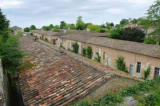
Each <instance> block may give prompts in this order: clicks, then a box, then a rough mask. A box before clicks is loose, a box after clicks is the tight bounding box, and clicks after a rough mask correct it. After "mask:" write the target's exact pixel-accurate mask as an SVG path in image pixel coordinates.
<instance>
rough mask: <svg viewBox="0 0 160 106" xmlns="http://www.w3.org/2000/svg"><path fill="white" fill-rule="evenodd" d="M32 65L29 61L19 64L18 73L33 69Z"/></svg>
mask: <svg viewBox="0 0 160 106" xmlns="http://www.w3.org/2000/svg"><path fill="white" fill-rule="evenodd" d="M33 66H34V65H33V64H32V63H31V62H30V61H25V62H24V63H23V64H21V65H20V66H19V67H18V70H19V71H26V70H29V69H31V68H32V67H33Z"/></svg>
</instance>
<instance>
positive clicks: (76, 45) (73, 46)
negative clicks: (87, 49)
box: [72, 42, 79, 54]
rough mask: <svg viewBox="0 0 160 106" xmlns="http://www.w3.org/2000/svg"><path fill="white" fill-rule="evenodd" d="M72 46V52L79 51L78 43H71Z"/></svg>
mask: <svg viewBox="0 0 160 106" xmlns="http://www.w3.org/2000/svg"><path fill="white" fill-rule="evenodd" d="M72 48H73V50H72V51H73V52H74V53H76V54H78V51H79V45H78V43H77V42H76V43H73V44H72Z"/></svg>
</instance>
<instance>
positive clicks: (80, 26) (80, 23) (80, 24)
mask: <svg viewBox="0 0 160 106" xmlns="http://www.w3.org/2000/svg"><path fill="white" fill-rule="evenodd" d="M76 29H77V30H84V29H85V23H84V22H83V20H82V17H81V16H79V17H78V18H77V22H76Z"/></svg>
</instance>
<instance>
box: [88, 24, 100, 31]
mask: <svg viewBox="0 0 160 106" xmlns="http://www.w3.org/2000/svg"><path fill="white" fill-rule="evenodd" d="M88 28H89V29H90V30H91V31H95V32H100V26H99V25H88Z"/></svg>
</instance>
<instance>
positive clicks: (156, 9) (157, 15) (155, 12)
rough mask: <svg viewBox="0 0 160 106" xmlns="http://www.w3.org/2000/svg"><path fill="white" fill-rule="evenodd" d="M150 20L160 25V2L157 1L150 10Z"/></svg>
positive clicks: (159, 0)
mask: <svg viewBox="0 0 160 106" xmlns="http://www.w3.org/2000/svg"><path fill="white" fill-rule="evenodd" d="M148 18H149V19H150V20H152V21H154V22H158V23H160V0H157V1H156V2H155V3H154V4H153V5H151V6H150V8H149V9H148Z"/></svg>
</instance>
